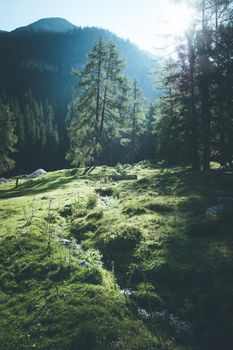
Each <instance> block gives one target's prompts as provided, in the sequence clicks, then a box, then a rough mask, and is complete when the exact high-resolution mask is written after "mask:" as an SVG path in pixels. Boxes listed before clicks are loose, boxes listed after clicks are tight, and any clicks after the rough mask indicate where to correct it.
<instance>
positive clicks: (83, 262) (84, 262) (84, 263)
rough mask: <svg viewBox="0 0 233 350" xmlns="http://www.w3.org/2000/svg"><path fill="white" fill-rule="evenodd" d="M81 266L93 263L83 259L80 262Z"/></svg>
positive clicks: (88, 265)
mask: <svg viewBox="0 0 233 350" xmlns="http://www.w3.org/2000/svg"><path fill="white" fill-rule="evenodd" d="M79 266H83V267H90V266H91V264H90V263H89V262H88V261H86V260H83V261H81V262H80V263H79Z"/></svg>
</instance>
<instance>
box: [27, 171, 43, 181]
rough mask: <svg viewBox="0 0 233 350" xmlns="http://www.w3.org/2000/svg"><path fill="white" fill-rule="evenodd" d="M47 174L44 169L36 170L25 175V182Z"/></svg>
mask: <svg viewBox="0 0 233 350" xmlns="http://www.w3.org/2000/svg"><path fill="white" fill-rule="evenodd" d="M45 174H47V171H45V170H44V169H37V170H36V171H34V172H33V173H32V174H30V175H27V176H26V179H27V180H32V179H36V178H37V177H39V176H42V175H45Z"/></svg>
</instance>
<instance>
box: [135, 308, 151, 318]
mask: <svg viewBox="0 0 233 350" xmlns="http://www.w3.org/2000/svg"><path fill="white" fill-rule="evenodd" d="M138 315H139V317H142V318H150V317H151V315H150V314H149V312H147V311H146V309H142V308H141V307H139V308H138Z"/></svg>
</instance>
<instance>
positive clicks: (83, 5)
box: [0, 0, 184, 52]
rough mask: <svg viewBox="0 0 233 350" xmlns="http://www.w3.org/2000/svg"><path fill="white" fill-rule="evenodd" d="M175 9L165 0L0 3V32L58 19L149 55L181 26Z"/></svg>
mask: <svg viewBox="0 0 233 350" xmlns="http://www.w3.org/2000/svg"><path fill="white" fill-rule="evenodd" d="M179 7H181V5H174V2H173V3H172V2H169V0H117V1H115V0H114V1H113V0H110V1H109V0H85V1H84V0H40V1H34V0H20V1H17V0H7V1H5V0H0V30H7V31H11V30H13V29H15V28H17V27H22V26H26V25H28V24H30V23H32V22H35V21H37V20H39V19H40V18H45V17H62V18H65V19H67V20H68V21H70V22H71V23H73V24H74V25H77V26H96V27H100V28H105V29H109V30H110V31H112V32H114V33H116V34H117V35H118V36H120V37H122V38H125V39H130V40H131V41H132V42H134V43H136V44H137V45H138V46H139V47H140V48H141V49H145V50H149V51H151V52H153V51H154V47H155V46H158V45H161V42H162V40H161V35H164V34H172V33H171V31H172V32H173V34H174V33H175V34H176V32H177V31H178V29H177V28H178V24H179V26H180V24H182V23H183V22H182V21H184V16H182V12H180V8H179ZM178 17H179V19H178ZM182 17H183V18H182ZM172 21H173V22H174V21H175V22H174V23H173V25H172V26H171V22H172ZM178 21H179V22H178Z"/></svg>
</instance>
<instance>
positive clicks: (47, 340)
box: [0, 162, 233, 350]
mask: <svg viewBox="0 0 233 350" xmlns="http://www.w3.org/2000/svg"><path fill="white" fill-rule="evenodd" d="M122 172H124V173H129V174H137V175H138V180H136V181H120V182H116V183H114V182H111V181H110V182H109V181H108V180H106V177H105V176H106V175H111V174H116V173H122ZM82 174H83V172H82V171H81V170H75V169H74V170H61V171H56V172H53V173H49V174H47V175H45V176H43V177H41V178H38V179H36V180H32V181H28V182H27V181H24V180H21V183H20V186H19V187H18V188H17V189H15V188H14V181H10V182H8V183H6V184H3V185H0V239H1V255H0V256H1V258H0V260H1V289H0V297H1V301H2V303H1V305H2V306H1V310H0V312H1V313H2V314H3V315H4V317H3V318H2V320H1V321H0V348H3V349H12V350H13V349H32V348H34V347H35V348H39V349H51V350H53V349H80V350H82V349H87V350H91V349H93V350H94V349H97V350H98V349H101V350H102V349H103V350H104V349H110V350H111V349H129V350H134V349H138V350H143V349H145V350H147V349H148V350H149V349H160V348H163V349H179V350H181V349H182V350H183V349H186V350H188V349H192V350H194V349H195V350H209V349H211V350H214V349H216V350H217V349H221V350H230V347H231V345H232V343H233V339H232V338H233V337H232V332H231V330H232V327H233V316H232V313H231V310H232V307H233V305H232V295H233V281H232V272H233V264H232V262H233V253H232V232H233V231H232V227H233V209H232V207H231V206H230V207H229V208H227V210H226V211H225V212H224V213H223V214H221V215H216V216H211V215H206V209H208V208H209V207H212V206H214V205H216V204H218V202H219V199H217V198H219V197H233V176H232V175H233V174H232V172H229V171H220V170H219V169H218V167H217V166H216V164H213V170H212V171H211V172H209V173H192V172H190V171H189V169H187V168H184V167H171V168H164V167H161V166H158V165H156V164H148V163H145V162H142V163H139V164H136V165H134V166H124V167H122V166H119V165H118V166H117V167H116V169H114V168H108V167H103V168H101V167H100V168H96V169H95V170H94V172H92V173H91V174H90V175H85V176H84V175H82ZM58 236H59V237H64V238H69V239H72V240H73V242H74V243H81V244H82V247H83V249H84V251H81V252H80V251H79V252H78V251H75V250H74V249H69V248H68V247H66V246H64V245H63V244H61V243H60V242H58V241H57V240H56V237H58ZM81 261H90V262H91V265H90V266H89V267H88V268H85V267H82V266H80V265H79V263H80V262H81ZM113 269H114V271H113ZM113 272H114V275H113ZM119 286H120V287H121V288H123V289H125V288H129V289H131V290H132V291H133V293H132V294H131V295H129V296H124V295H122V294H121V293H120V291H119ZM138 307H140V308H142V309H145V310H146V311H147V313H148V317H143V316H142V315H141V316H140V315H139V314H138ZM38 325H39V326H38ZM6 330H8V331H6ZM158 334H159V338H160V340H161V342H162V344H163V345H159V341H158V340H157V336H158ZM155 344H156V345H155Z"/></svg>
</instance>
